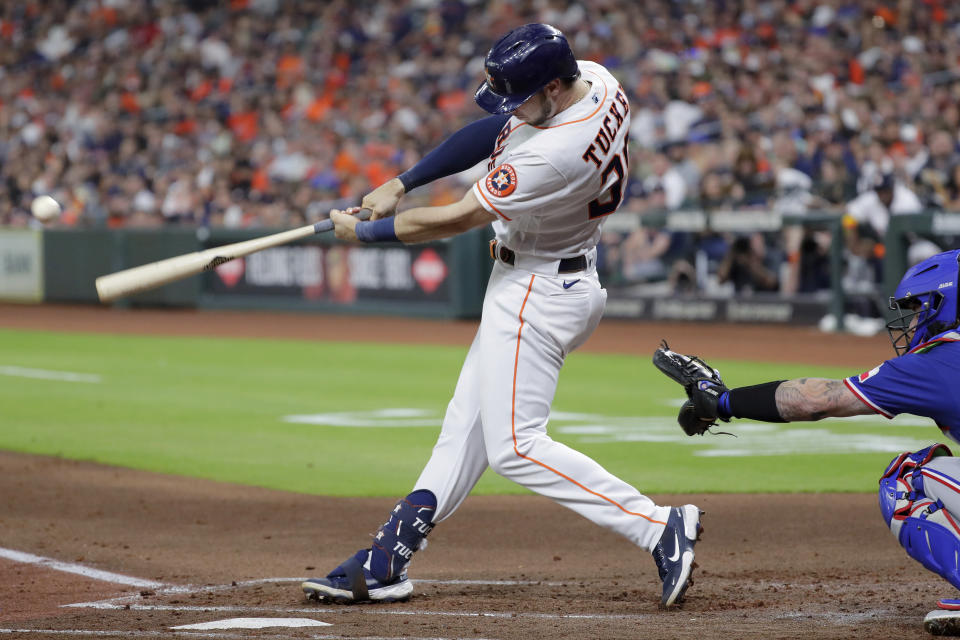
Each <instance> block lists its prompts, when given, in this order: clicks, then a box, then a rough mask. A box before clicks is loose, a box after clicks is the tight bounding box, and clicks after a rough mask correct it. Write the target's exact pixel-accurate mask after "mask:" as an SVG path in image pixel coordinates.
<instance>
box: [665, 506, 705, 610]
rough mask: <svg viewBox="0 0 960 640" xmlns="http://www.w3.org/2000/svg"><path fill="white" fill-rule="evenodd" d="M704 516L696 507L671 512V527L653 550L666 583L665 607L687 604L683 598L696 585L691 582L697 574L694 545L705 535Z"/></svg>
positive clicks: (669, 520) (672, 509)
mask: <svg viewBox="0 0 960 640" xmlns="http://www.w3.org/2000/svg"><path fill="white" fill-rule="evenodd" d="M702 513H703V511H700V509H698V508H697V507H696V506H694V505H692V504H686V505H683V506H682V507H673V508H671V509H670V517H669V518H667V526H666V527H665V528H664V530H663V535H662V536H660V542H658V543H657V546H655V547H654V548H653V561H654V562H656V563H657V571H658V572H659V573H660V579H661V580H663V596H661V598H660V606H661V607H669V606H671V605H672V604H674V603H676V602H683V594H684V593H686V591H687V587H689V586H690V585H691V584H693V580H691V579H690V574H691V573H692V572H693V556H694V554H693V545H695V544H696V543H697V540H699V539H700V534H701V533H702V532H703V527H701V526H700V515H701V514H702Z"/></svg>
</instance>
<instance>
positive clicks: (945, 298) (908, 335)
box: [887, 249, 960, 355]
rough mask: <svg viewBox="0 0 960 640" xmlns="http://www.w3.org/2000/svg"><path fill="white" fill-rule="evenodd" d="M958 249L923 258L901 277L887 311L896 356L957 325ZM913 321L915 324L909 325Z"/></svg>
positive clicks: (959, 280) (958, 319)
mask: <svg viewBox="0 0 960 640" xmlns="http://www.w3.org/2000/svg"><path fill="white" fill-rule="evenodd" d="M958 258H960V249H954V250H953V251H944V252H943V253H938V254H937V255H935V256H933V257H930V258H927V259H926V260H924V261H923V262H920V263H918V264H916V265H914V266H912V267H910V268H909V269H907V272H906V273H905V274H903V279H902V280H900V284H899V285H898V286H897V290H896V292H895V293H894V294H893V296H892V297H891V298H890V308H891V309H892V310H894V311H896V312H897V317H896V318H894V319H893V320H891V321H890V322H888V323H887V330H888V331H889V332H890V340H891V341H892V342H893V348H894V349H895V350H896V352H897V355H900V354H901V353H905V352H907V351H909V350H910V349H913V348H914V347H916V346H917V345H918V344H922V343H924V342H926V341H927V340H929V339H930V338H932V337H934V336H936V335H937V334H939V333H943V332H944V331H947V330H948V329H953V328H954V327H956V326H957V325H958V324H960V308H958V305H957V302H958V295H957V287H958V286H960V273H958V267H957V261H958ZM914 319H916V324H915V325H913V326H911V324H912V323H913V321H914Z"/></svg>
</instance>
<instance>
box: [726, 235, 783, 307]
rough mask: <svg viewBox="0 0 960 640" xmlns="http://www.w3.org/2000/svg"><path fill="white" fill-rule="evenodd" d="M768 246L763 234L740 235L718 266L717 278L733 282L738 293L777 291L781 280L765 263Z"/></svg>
mask: <svg viewBox="0 0 960 640" xmlns="http://www.w3.org/2000/svg"><path fill="white" fill-rule="evenodd" d="M765 257H766V247H765V246H764V244H763V241H762V236H760V235H759V234H755V235H753V236H751V237H747V236H740V237H738V238H736V239H735V240H734V241H733V244H732V245H731V246H730V251H729V253H727V255H726V257H724V259H723V262H721V263H720V266H719V267H718V268H717V280H718V281H719V282H720V283H721V284H724V283H727V282H729V283H731V284H732V285H733V289H734V291H736V292H737V293H738V294H751V293H754V292H758V291H776V290H777V288H778V287H779V280H778V279H777V275H776V273H775V272H774V271H773V270H772V269H770V268H769V267H768V266H767V265H766V264H765Z"/></svg>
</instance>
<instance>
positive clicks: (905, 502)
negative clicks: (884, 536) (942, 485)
mask: <svg viewBox="0 0 960 640" xmlns="http://www.w3.org/2000/svg"><path fill="white" fill-rule="evenodd" d="M949 455H950V449H949V447H947V445H945V444H934V445H931V446H929V447H926V448H924V449H920V450H919V451H915V452H912V453H911V452H910V451H905V452H904V453H901V454H900V455H898V456H897V457H896V458H894V459H893V460H891V461H890V464H888V465H887V468H886V470H885V471H884V472H883V475H882V476H881V477H880V491H879V502H880V513H881V514H882V515H883V521H884V522H886V523H887V526H888V527H890V531H892V532H893V535H894V536H895V537H897V539H898V540H899V539H900V538H899V536H900V527H901V525H902V524H903V521H904V519H905V518H907V517H908V516H909V515H910V514H911V512H912V511H914V503H915V502H916V501H917V500H920V499H922V498H925V497H926V495H925V494H924V492H923V479H922V474H921V471H920V469H921V467H922V466H923V465H925V464H926V463H928V462H930V461H931V460H932V459H934V458H936V457H939V456H949Z"/></svg>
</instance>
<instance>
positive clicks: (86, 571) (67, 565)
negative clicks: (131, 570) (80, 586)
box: [0, 547, 166, 589]
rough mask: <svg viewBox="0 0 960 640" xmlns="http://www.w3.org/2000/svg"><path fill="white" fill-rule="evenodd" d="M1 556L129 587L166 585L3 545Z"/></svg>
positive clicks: (152, 587) (150, 587)
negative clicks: (6, 547) (7, 547)
mask: <svg viewBox="0 0 960 640" xmlns="http://www.w3.org/2000/svg"><path fill="white" fill-rule="evenodd" d="M0 558H6V559H7V560H13V561H14V562H20V563H23V564H32V565H37V566H41V567H46V568H47V569H53V570H55V571H63V572H64V573H74V574H77V575H79V576H83V577H85V578H91V579H93V580H102V581H104V582H112V583H113V584H122V585H126V586H128V587H141V588H146V589H159V588H161V587H164V586H166V585H165V584H164V583H162V582H156V581H154V580H144V579H142V578H134V577H132V576H125V575H122V574H119V573H113V572H111V571H102V570H100V569H91V568H90V567H85V566H83V565H82V564H77V563H75V562H63V561H61V560H54V559H53V558H44V557H43V556H35V555H33V554H32V553H24V552H23V551H16V550H14V549H5V548H3V547H0Z"/></svg>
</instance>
